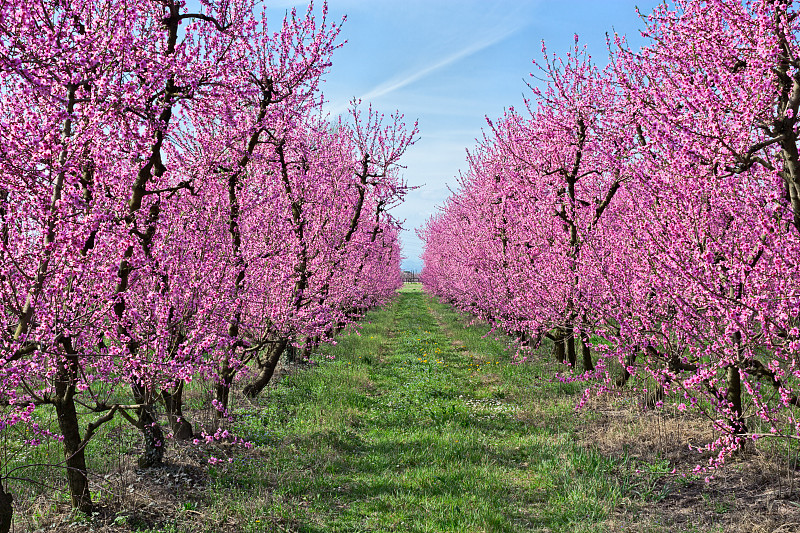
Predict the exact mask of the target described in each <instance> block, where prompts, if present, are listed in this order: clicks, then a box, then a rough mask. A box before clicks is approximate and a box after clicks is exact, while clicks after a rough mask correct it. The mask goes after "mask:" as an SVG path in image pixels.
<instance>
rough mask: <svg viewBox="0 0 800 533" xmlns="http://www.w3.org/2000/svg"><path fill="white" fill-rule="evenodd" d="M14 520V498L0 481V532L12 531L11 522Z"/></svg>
mask: <svg viewBox="0 0 800 533" xmlns="http://www.w3.org/2000/svg"><path fill="white" fill-rule="evenodd" d="M13 520H14V498H13V497H12V496H11V494H9V493H7V492H6V491H5V490H4V489H3V484H2V483H0V533H8V532H9V531H11V523H12V521H13Z"/></svg>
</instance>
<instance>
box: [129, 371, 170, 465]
mask: <svg viewBox="0 0 800 533" xmlns="http://www.w3.org/2000/svg"><path fill="white" fill-rule="evenodd" d="M132 389H133V397H134V398H135V399H136V403H139V404H143V405H142V407H140V408H139V409H137V410H136V415H137V416H138V417H139V420H138V424H139V429H140V430H141V432H142V436H143V437H144V453H143V454H142V456H141V457H139V461H138V464H139V467H141V468H151V467H154V466H159V465H160V464H161V463H162V462H163V460H164V448H165V444H166V443H165V442H164V432H163V431H162V430H161V426H160V425H158V419H157V418H156V415H155V412H154V410H153V405H152V400H151V398H150V396H151V395H150V394H148V393H147V390H146V389H145V387H143V386H141V385H133V386H132Z"/></svg>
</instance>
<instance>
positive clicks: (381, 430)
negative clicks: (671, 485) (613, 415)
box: [206, 287, 622, 533]
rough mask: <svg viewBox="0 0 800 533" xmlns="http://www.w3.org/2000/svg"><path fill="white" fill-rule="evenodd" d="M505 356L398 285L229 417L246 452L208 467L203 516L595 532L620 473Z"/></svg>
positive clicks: (310, 527)
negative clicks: (355, 325) (255, 403)
mask: <svg viewBox="0 0 800 533" xmlns="http://www.w3.org/2000/svg"><path fill="white" fill-rule="evenodd" d="M495 337H498V340H495ZM507 345H508V341H507V339H505V338H504V337H500V336H496V335H488V336H487V330H486V328H485V327H483V328H482V327H467V326H465V325H464V319H463V318H462V317H461V316H460V315H458V314H456V313H454V312H453V311H451V310H450V309H449V308H447V307H446V306H444V305H441V304H439V303H437V302H435V301H434V300H432V299H431V298H429V297H427V296H425V295H424V294H422V293H421V292H420V291H419V289H418V288H416V287H413V288H406V289H404V290H402V291H401V292H400V293H399V295H398V297H397V299H396V301H395V302H394V303H393V304H392V305H391V306H389V307H387V308H385V309H382V310H378V311H375V312H373V313H371V314H370V315H369V316H368V317H367V320H366V321H365V322H364V324H363V327H362V329H361V330H360V332H358V333H351V334H349V335H346V336H343V337H342V338H341V339H340V340H339V342H338V345H336V346H333V347H330V348H329V349H327V350H326V352H325V353H324V354H323V355H322V357H321V360H322V361H324V362H322V363H321V364H320V365H319V366H317V367H315V368H312V369H310V370H307V371H302V372H298V373H295V374H293V375H291V376H289V377H287V378H286V379H284V380H283V381H282V382H281V383H280V385H279V386H277V387H275V388H273V389H271V390H270V391H269V393H268V394H267V395H266V396H265V397H264V398H263V400H262V404H263V406H262V407H260V408H259V409H253V410H252V411H251V412H249V413H241V414H242V415H243V416H241V417H240V418H239V422H238V424H237V427H236V430H237V433H238V434H240V435H241V436H242V437H244V438H246V439H250V440H252V441H253V442H254V443H255V444H256V450H255V453H253V454H252V456H251V457H248V458H247V459H239V460H237V461H235V462H234V463H233V464H232V465H228V466H225V467H224V468H219V469H215V470H214V471H213V476H212V478H213V488H212V490H213V491H214V493H215V494H214V495H213V496H212V497H211V498H210V500H211V501H213V502H214V503H212V504H211V506H210V508H209V509H207V510H206V511H207V512H210V513H211V514H213V515H215V516H219V517H221V516H235V517H236V520H237V522H238V523H239V524H240V525H241V530H242V531H273V530H274V531H283V530H285V529H287V528H288V529H290V530H293V531H301V532H309V533H310V532H320V533H321V532H337V531H341V532H345V531H347V532H357V531H408V532H426V531H437V532H439V531H454V532H455V531H463V532H479V531H487V532H488V531H491V532H506V531H507V532H512V531H597V530H600V529H602V526H601V524H602V523H603V522H604V521H605V520H606V519H607V518H608V517H609V513H610V512H611V510H612V509H613V508H614V507H615V506H616V505H617V504H618V503H619V501H620V499H621V496H622V489H621V488H620V486H619V485H618V484H617V482H616V481H615V476H614V475H613V472H614V470H615V468H616V465H615V464H614V462H612V461H611V460H609V459H607V458H603V457H601V456H600V455H598V454H597V453H594V452H592V451H589V450H587V449H585V448H582V447H580V446H578V445H577V444H576V443H575V441H574V439H573V432H574V429H575V424H576V422H575V417H574V415H573V413H572V408H573V406H574V397H570V395H569V394H568V395H567V396H565V394H564V393H565V390H564V387H565V386H564V385H561V384H552V383H549V382H547V381H544V380H540V379H537V376H541V375H543V370H542V369H540V368H538V367H537V366H536V365H534V364H524V365H518V364H513V363H512V361H511V354H510V352H509V350H508V349H507ZM328 356H330V357H333V359H328V358H327V357H328ZM567 388H570V386H567ZM575 391H577V388H576V389H575V390H568V391H566V392H568V393H571V392H575ZM531 413H536V414H538V415H541V416H547V419H548V423H535V424H534V423H531V422H530V418H531Z"/></svg>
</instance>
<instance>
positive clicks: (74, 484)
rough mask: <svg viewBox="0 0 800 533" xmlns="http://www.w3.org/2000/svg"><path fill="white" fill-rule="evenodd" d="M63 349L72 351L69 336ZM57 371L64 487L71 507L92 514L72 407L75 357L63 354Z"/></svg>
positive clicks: (90, 497)
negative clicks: (65, 484) (64, 477)
mask: <svg viewBox="0 0 800 533" xmlns="http://www.w3.org/2000/svg"><path fill="white" fill-rule="evenodd" d="M61 342H62V343H63V344H64V347H65V350H66V351H67V352H68V353H70V352H72V351H73V350H72V344H71V341H70V339H69V338H65V339H62V341H61ZM57 364H58V365H59V370H58V373H57V374H56V378H55V380H54V386H55V393H56V394H55V401H54V402H53V403H54V405H55V408H56V416H57V418H58V428H59V430H60V431H61V436H62V437H63V439H64V440H63V444H64V465H65V467H66V469H67V486H68V487H69V495H70V499H71V500H72V507H73V508H75V509H79V510H80V511H82V512H84V513H86V514H91V513H92V509H93V505H92V496H91V494H90V493H89V479H88V478H87V476H86V455H85V453H84V447H83V445H82V444H83V439H81V431H80V424H79V423H78V412H77V410H76V408H75V381H76V379H77V375H78V370H79V369H78V364H79V363H78V356H77V355H74V354H70V355H66V356H65V357H64V359H62V360H59V361H58V363H57Z"/></svg>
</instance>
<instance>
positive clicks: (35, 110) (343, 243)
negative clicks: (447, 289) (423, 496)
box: [0, 0, 416, 531]
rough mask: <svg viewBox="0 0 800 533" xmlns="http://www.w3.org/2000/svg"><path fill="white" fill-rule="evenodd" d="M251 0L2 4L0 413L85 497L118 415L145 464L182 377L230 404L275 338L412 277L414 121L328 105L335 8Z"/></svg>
mask: <svg viewBox="0 0 800 533" xmlns="http://www.w3.org/2000/svg"><path fill="white" fill-rule="evenodd" d="M256 4H257V3H256V2H254V1H252V0H225V1H221V0H220V1H217V0H209V1H203V2H200V7H198V10H199V11H197V12H195V11H192V10H189V8H188V7H187V6H186V2H183V1H179V0H135V1H133V0H130V1H129V0H113V1H111V0H99V1H98V0H69V1H63V0H42V1H36V2H0V321H2V327H1V328H0V404H1V405H2V410H0V428H5V427H7V426H9V425H14V424H25V425H28V426H29V429H32V430H34V433H35V434H36V435H37V438H36V439H34V440H37V439H44V438H51V437H55V438H57V439H59V440H61V441H62V442H63V448H64V463H63V466H65V467H66V468H65V469H64V472H65V473H66V476H67V479H68V486H69V488H70V493H71V495H72V503H73V505H74V506H75V507H77V508H79V509H81V510H83V511H86V512H89V511H91V509H92V501H91V495H90V492H89V486H88V482H87V475H86V461H85V448H86V444H87V442H89V440H90V439H91V438H92V437H93V436H94V435H95V434H96V432H97V431H98V429H99V428H100V427H101V426H102V424H104V423H106V422H108V421H109V420H111V419H112V418H113V417H115V416H122V417H124V418H125V419H127V420H129V421H130V422H131V423H132V424H133V425H134V426H136V427H137V428H138V429H139V430H140V431H141V432H142V433H143V435H144V442H145V448H146V450H145V455H144V456H143V457H142V459H141V461H140V462H141V464H143V465H149V464H155V463H158V462H159V461H160V460H161V457H162V455H163V448H164V446H163V445H164V440H163V439H164V438H165V435H163V431H162V430H161V427H160V426H159V424H157V423H156V422H157V416H156V410H157V409H158V410H163V411H166V413H167V415H168V417H169V421H170V426H171V432H172V434H173V435H174V436H175V437H177V438H183V439H191V438H194V433H195V432H196V429H195V428H193V427H192V424H191V423H190V422H189V421H188V420H187V419H186V417H184V415H183V412H182V410H181V409H182V393H183V389H184V384H185V383H186V382H187V381H189V380H191V379H198V378H201V379H206V380H212V381H213V382H214V383H216V384H217V387H216V399H215V406H216V407H217V409H218V410H219V411H220V412H221V413H224V412H225V410H226V408H227V404H228V395H229V391H230V389H231V387H234V386H237V383H238V382H239V378H240V377H242V376H245V374H247V376H245V379H246V380H247V385H246V387H245V393H247V394H248V395H250V396H254V395H256V394H258V392H259V391H260V390H261V389H262V388H263V387H264V385H265V384H266V383H267V382H268V381H269V378H270V377H271V375H272V371H273V370H274V367H275V364H276V363H277V359H278V357H280V355H281V353H282V352H283V351H284V350H285V349H287V348H288V347H296V348H298V349H303V350H305V352H306V353H308V351H309V350H311V349H312V348H313V347H314V346H316V345H318V344H319V343H321V342H325V341H328V340H330V339H331V338H332V336H333V335H334V334H335V333H336V331H337V330H339V329H340V328H342V327H343V326H344V325H346V324H348V323H350V322H351V321H352V320H353V319H354V318H355V317H357V316H359V315H360V314H362V313H363V312H364V310H365V309H367V308H370V307H372V306H374V305H377V304H380V303H382V302H384V301H386V299H387V298H389V297H390V296H391V295H392V294H393V293H394V291H395V290H396V289H397V288H398V286H399V285H400V284H401V283H402V282H401V277H400V268H399V258H400V253H399V245H398V231H399V224H398V221H397V220H395V219H394V218H393V217H392V216H391V214H390V212H389V209H390V208H391V207H392V206H393V205H394V204H396V203H397V202H399V201H401V200H402V198H403V196H404V194H405V190H406V189H405V185H404V184H403V183H402V181H401V179H400V178H399V176H398V172H397V169H398V164H399V160H400V158H401V156H402V155H403V153H404V151H405V150H406V149H407V148H408V146H409V145H410V144H411V143H412V142H413V139H414V137H415V135H416V125H414V126H412V127H406V125H405V124H404V123H403V121H402V117H401V116H399V115H397V116H392V117H391V118H389V119H387V118H384V117H383V116H382V115H380V114H378V113H376V112H374V111H373V110H372V109H371V108H369V109H368V110H363V111H362V110H360V109H359V108H358V107H357V106H355V104H354V106H353V108H352V109H351V111H350V112H349V114H348V115H347V116H346V117H345V118H344V119H337V120H335V121H330V120H328V119H326V118H324V115H323V113H322V111H321V102H322V95H321V93H320V91H319V85H320V82H321V80H322V77H323V75H324V74H325V72H326V71H327V70H328V68H329V67H330V65H331V57H332V53H333V52H334V50H335V49H336V48H338V47H339V46H340V45H339V44H338V34H339V28H340V24H338V23H334V24H331V23H330V21H328V20H327V15H326V7H325V6H323V7H322V9H321V10H319V9H314V8H313V6H310V7H309V9H308V11H307V12H305V13H297V12H294V11H292V12H290V13H288V14H287V16H286V17H285V18H284V19H283V20H279V21H278V23H277V24H275V23H274V22H275V21H273V20H271V19H270V20H269V21H268V20H267V18H266V15H265V14H264V13H262V11H261V8H260V7H258V6H257V5H256ZM268 22H269V24H268ZM248 367H249V368H250V371H249V372H243V369H245V368H248ZM126 395H127V397H129V398H130V401H129V402H128V403H119V400H117V398H120V397H126ZM159 405H160V406H161V407H159ZM37 409H55V411H56V413H57V419H58V428H57V429H56V430H54V431H53V432H51V431H50V430H49V429H44V428H39V427H38V426H36V425H35V424H34V422H33V420H34V418H35V416H34V415H35V411H36V410H37ZM79 413H83V414H85V413H93V414H92V417H91V418H90V419H87V418H86V417H85V416H80V417H79ZM87 420H90V421H89V422H87ZM201 438H202V435H201ZM32 443H34V444H35V442H32ZM17 475H18V476H19V475H23V474H22V473H18V474H17ZM1 487H2V485H0V511H1V512H0V531H2V530H4V527H5V528H6V529H5V530H7V523H8V522H7V521H5V520H6V518H7V516H10V515H6V514H4V513H5V512H6V511H7V510H8V506H7V505H6V503H8V499H7V498H6V495H5V493H4V492H3V491H2V488H1Z"/></svg>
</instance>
